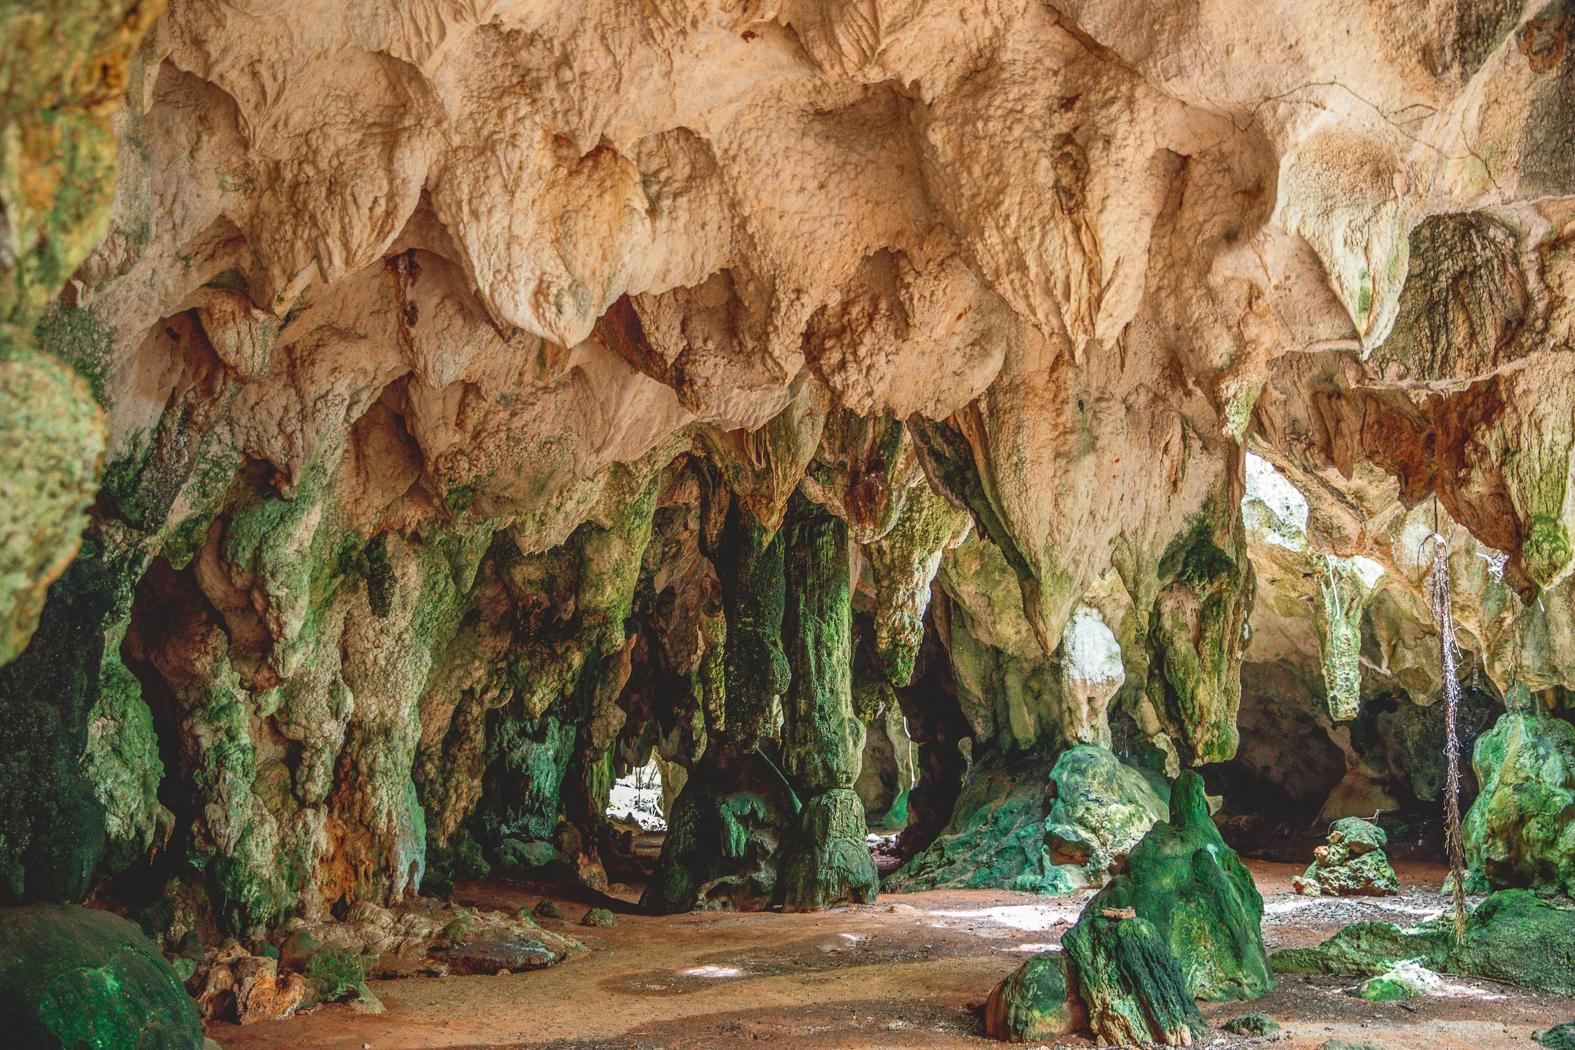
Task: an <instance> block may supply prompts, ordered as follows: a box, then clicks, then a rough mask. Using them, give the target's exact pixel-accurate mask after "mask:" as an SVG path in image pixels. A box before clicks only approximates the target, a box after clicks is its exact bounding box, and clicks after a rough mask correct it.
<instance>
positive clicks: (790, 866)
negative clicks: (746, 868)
mask: <svg viewBox="0 0 1575 1050" xmlns="http://www.w3.org/2000/svg"><path fill="white" fill-rule="evenodd" d="M865 833H866V832H865V825H864V806H863V803H861V802H860V801H859V797H858V795H856V794H854V793H853V792H852V791H850V790H847V789H844V788H839V789H837V790H834V791H826V792H822V793H821V794H819V795H816V796H815V797H813V798H811V799H809V800H808V801H807V802H805V803H804V808H803V809H802V810H800V811H799V827H798V833H797V834H796V835H795V836H794V839H793V845H792V848H791V849H790V850H789V851H788V852H787V854H786V856H785V857H784V858H783V862H782V871H781V875H780V880H781V892H782V896H783V900H784V901H786V902H787V907H789V908H791V909H806V910H808V909H818V908H827V907H830V906H831V905H833V904H836V903H838V902H841V901H857V902H859V903H860V904H868V903H870V902H871V901H873V900H874V899H875V895H876V893H877V892H878V891H879V889H880V877H879V875H877V874H876V872H875V862H874V860H873V859H872V858H871V856H870V850H869V845H868V844H867V842H866V841H865Z"/></svg>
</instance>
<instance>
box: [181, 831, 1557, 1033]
mask: <svg viewBox="0 0 1575 1050" xmlns="http://www.w3.org/2000/svg"><path fill="white" fill-rule="evenodd" d="M1250 866H1251V867H1252V869H1253V873H1254V875H1255V876H1256V878H1257V879H1258V884H1259V887H1260V889H1261V890H1262V891H1263V894H1264V898H1265V902H1266V908H1267V913H1266V916H1265V921H1264V939H1265V941H1266V942H1267V943H1268V945H1269V947H1270V948H1271V949H1273V948H1279V947H1286V946H1290V945H1299V944H1309V943H1316V942H1317V941H1319V940H1321V939H1322V938H1324V937H1326V936H1328V935H1329V934H1330V933H1332V932H1333V931H1334V930H1336V929H1338V928H1339V927H1341V926H1343V925H1345V924H1346V923H1349V922H1352V921H1355V920H1357V919H1365V918H1381V919H1391V920H1394V921H1397V922H1403V923H1413V922H1416V921H1420V920H1421V919H1422V918H1424V917H1426V916H1428V915H1431V914H1436V913H1437V912H1438V911H1440V910H1441V909H1442V907H1443V905H1444V900H1443V899H1442V898H1441V897H1439V896H1438V893H1437V888H1438V885H1439V882H1440V880H1441V878H1442V875H1443V871H1442V869H1437V868H1430V867H1425V866H1418V865H1407V866H1402V867H1401V871H1400V875H1401V880H1402V883H1403V885H1404V892H1403V893H1402V894H1401V896H1399V897H1394V898H1388V899H1382V900H1373V899H1351V898H1346V899H1330V898H1307V897H1299V896H1297V895H1296V894H1294V893H1293V892H1291V890H1290V885H1289V880H1290V877H1291V876H1292V875H1294V874H1297V873H1298V872H1299V870H1300V869H1299V868H1295V867H1292V866H1291V865H1285V864H1269V863H1262V862H1252V863H1251V864H1250ZM464 896H465V897H466V898H467V900H466V903H471V904H477V905H484V906H490V907H511V908H512V907H518V906H520V905H525V904H534V903H535V901H536V900H537V895H535V894H533V893H530V892H528V891H527V890H525V889H524V888H522V887H510V886H509V885H508V884H506V883H486V884H479V885H476V886H472V887H469V890H468V893H466V894H465V895H464ZM1085 897H1086V895H1084V896H1077V897H1062V898H1043V897H1036V896H1033V895H1031V894H1023V893H1009V892H1004V891H998V890H944V891H935V892H930V893H915V894H903V895H886V896H883V897H881V899H880V900H879V901H878V902H877V903H876V904H873V905H869V906H865V907H854V908H845V909H839V910H837V911H833V912H825V913H819V914H809V915H780V914H732V913H727V912H709V913H701V914H690V915H675V916H665V917H660V918H657V917H650V916H644V915H639V914H636V913H635V912H634V910H633V905H632V901H633V895H632V894H630V895H628V896H627V899H628V901H630V902H631V903H630V904H629V907H628V909H627V910H626V911H624V912H623V913H622V914H620V915H619V916H618V924H617V925H616V926H614V927H612V928H610V929H589V928H585V927H581V926H579V925H578V923H577V921H576V920H577V919H578V918H579V916H580V915H581V914H582V913H583V912H584V910H585V907H586V905H584V904H575V903H572V902H566V903H564V910H565V912H566V913H567V914H568V916H569V919H568V920H567V921H564V922H552V921H550V920H549V921H547V922H546V923H545V925H548V926H551V927H556V928H561V929H562V930H564V931H565V932H568V933H572V934H574V935H575V936H577V937H579V938H580V939H581V940H582V941H584V942H585V945H586V948H587V949H588V950H587V951H586V952H584V953H582V954H579V955H577V956H575V957H573V958H571V959H569V960H568V961H566V962H564V963H561V964H559V965H558V966H555V967H553V968H551V969H549V970H543V971H538V972H535V973H520V974H504V975H499V976H494V977H443V978H411V979H407V980H400V981H377V982H374V983H373V990H374V991H375V992H376V994H377V995H378V996H379V997H380V998H381V999H382V1001H383V1004H384V1006H385V1007H386V1012H384V1013H383V1014H381V1015H377V1016H367V1015H363V1014H360V1013H357V1012H355V1011H354V1010H353V1009H351V1008H350V1007H348V1006H325V1007H320V1008H318V1009H316V1010H314V1011H312V1012H310V1013H308V1014H305V1015H303V1016H300V1017H295V1018H291V1019H289V1020H287V1021H281V1022H276V1023H272V1024H262V1025H254V1026H251V1027H248V1028H239V1027H235V1026H232V1025H218V1026H215V1027H214V1029H213V1030H212V1031H211V1032H210V1034H211V1035H212V1036H213V1037H214V1039H216V1040H217V1041H218V1042H219V1043H220V1044H221V1045H222V1046H223V1047H224V1048H225V1050H263V1048H269V1050H273V1048H279V1047H290V1048H299V1050H305V1048H319V1047H321V1048H325V1050H415V1048H428V1047H431V1048H437V1047H443V1048H456V1047H542V1048H561V1050H570V1048H573V1050H581V1048H591V1047H595V1048H607V1050H621V1048H628V1050H645V1048H682V1050H701V1048H713V1047H742V1046H757V1045H759V1044H762V1043H765V1044H772V1045H775V1046H781V1047H807V1048H828V1050H829V1048H833V1047H835V1048H866V1047H867V1048H878V1047H936V1048H940V1047H945V1048H964V1047H976V1048H982V1047H989V1046H993V1045H1000V1044H997V1043H993V1042H991V1041H990V1040H987V1039H984V1038H983V1037H982V1036H980V1034H979V1019H978V1009H979V1006H980V1005H981V1004H982V1003H983V1001H984V998H985V996H986V995H987V994H989V991H990V988H991V987H992V986H993V985H994V984H995V983H996V982H997V981H999V980H1000V979H1001V978H1002V977H1003V976H1005V975H1006V974H1008V973H1010V972H1011V971H1012V970H1013V969H1014V968H1016V967H1017V966H1018V965H1019V964H1020V963H1021V962H1022V961H1023V960H1024V959H1025V958H1027V957H1028V955H1029V954H1031V953H1032V952H1035V951H1039V950H1043V947H1044V946H1049V945H1053V944H1057V943H1059V941H1060V936H1061V933H1062V931H1064V930H1065V929H1067V928H1068V927H1069V926H1070V925H1071V924H1072V922H1073V921H1075V920H1076V918H1077V913H1078V910H1079V909H1080V908H1081V906H1082V902H1083V900H1084V899H1085ZM1352 983H1353V982H1351V981H1342V980H1339V979H1328V978H1301V977H1290V978H1282V979H1281V980H1280V983H1279V987H1277V988H1276V989H1275V990H1274V991H1273V992H1272V993H1270V994H1269V995H1268V996H1266V997H1264V998H1263V999H1261V1000H1259V1001H1258V1002H1256V1003H1253V1004H1250V1005H1249V1004H1245V1003H1221V1004H1206V1005H1205V1007H1204V1014H1205V1016H1206V1017H1207V1018H1208V1019H1209V1020H1210V1021H1211V1022H1212V1023H1220V1022H1223V1021H1224V1020H1226V1019H1228V1018H1230V1017H1234V1016H1236V1015H1238V1014H1241V1013H1245V1012H1247V1011H1249V1010H1259V1011H1262V1012H1264V1013H1267V1014H1268V1015H1269V1016H1271V1017H1273V1018H1275V1019H1276V1020H1277V1021H1279V1022H1280V1023H1281V1025H1283V1026H1284V1030H1285V1036H1286V1037H1285V1038H1282V1039H1278V1040H1276V1039H1272V1038H1271V1039H1241V1038H1235V1037H1231V1036H1227V1035H1224V1034H1223V1033H1216V1034H1214V1035H1211V1036H1210V1037H1208V1038H1206V1039H1204V1040H1202V1041H1201V1043H1200V1045H1203V1046H1210V1047H1260V1046H1262V1047H1267V1046H1274V1047H1276V1048H1279V1050H1311V1048H1313V1047H1316V1046H1317V1045H1319V1044H1320V1043H1322V1042H1323V1041H1325V1040H1327V1039H1345V1040H1351V1041H1359V1042H1368V1043H1372V1044H1374V1045H1376V1046H1380V1047H1385V1048H1388V1050H1418V1048H1425V1050H1497V1048H1499V1047H1517V1048H1526V1047H1534V1046H1535V1045H1536V1044H1534V1043H1532V1042H1531V1034H1532V1032H1533V1031H1536V1030H1538V1029H1542V1028H1548V1027H1551V1026H1553V1025H1555V1024H1559V1023H1562V1022H1564V1021H1569V1020H1572V1019H1575V1000H1569V999H1563V998H1559V997H1557V996H1549V995H1541V994H1536V993H1528V992H1524V991H1521V990H1517V989H1513V988H1509V987H1506V986H1502V985H1496V984H1492V983H1489V982H1482V981H1464V980H1453V979H1451V980H1449V981H1448V982H1447V983H1446V984H1445V986H1444V987H1443V989H1442V990H1441V993H1440V994H1437V995H1433V996H1429V997H1426V998H1423V999H1418V1000H1414V1001H1412V1002H1409V1003H1368V1002H1364V1001H1363V1000H1361V999H1358V998H1356V997H1354V996H1352V995H1350V994H1349V990H1350V986H1351V984H1352ZM1056 1045H1059V1046H1087V1045H1089V1044H1088V1043H1086V1042H1081V1041H1077V1040H1070V1041H1065V1042H1062V1043H1059V1044H1056Z"/></svg>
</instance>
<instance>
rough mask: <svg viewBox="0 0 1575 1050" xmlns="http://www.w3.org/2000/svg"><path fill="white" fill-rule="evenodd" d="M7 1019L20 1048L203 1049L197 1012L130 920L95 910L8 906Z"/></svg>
mask: <svg viewBox="0 0 1575 1050" xmlns="http://www.w3.org/2000/svg"><path fill="white" fill-rule="evenodd" d="M0 1016H3V1017H4V1018H5V1019H6V1024H7V1038H8V1039H9V1040H11V1041H13V1042H14V1043H15V1044H16V1045H18V1046H28V1047H39V1048H41V1050H53V1048H59V1050H70V1048H75V1047H80V1046H95V1047H96V1046H103V1047H111V1046H114V1047H120V1046H136V1047H147V1048H150V1050H201V1048H202V1045H203V1042H202V1039H203V1037H202V1026H201V1024H200V1023H199V1022H198V1019H197V1007H196V1004H195V1003H193V1002H192V1000H191V998H190V997H189V996H187V994H186V990H185V989H184V988H182V987H181V982H180V979H179V978H178V977H176V975H175V972H174V971H173V970H172V969H170V965H169V963H167V962H166V961H165V960H164V957H163V956H162V955H160V954H159V951H158V949H157V948H155V947H154V946H153V945H152V944H151V943H149V941H148V939H147V938H146V937H144V936H143V935H142V932H141V931H140V930H138V929H137V928H136V927H135V926H133V925H132V924H131V923H129V922H127V921H126V920H125V919H122V918H119V917H117V916H115V915H111V914H109V913H108V912H102V911H92V910H89V909H86V908H76V907H60V906H51V905H39V904H35V905H27V906H24V907H19V908H0Z"/></svg>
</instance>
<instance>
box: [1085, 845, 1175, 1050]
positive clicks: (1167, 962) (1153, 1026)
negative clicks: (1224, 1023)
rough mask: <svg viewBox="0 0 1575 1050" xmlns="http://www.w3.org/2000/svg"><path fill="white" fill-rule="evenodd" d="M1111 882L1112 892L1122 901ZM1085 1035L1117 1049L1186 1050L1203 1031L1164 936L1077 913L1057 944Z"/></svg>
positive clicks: (1114, 916) (1141, 924)
mask: <svg viewBox="0 0 1575 1050" xmlns="http://www.w3.org/2000/svg"><path fill="white" fill-rule="evenodd" d="M1124 879H1125V876H1121V877H1118V878H1117V879H1116V880H1115V882H1112V883H1111V887H1115V888H1116V894H1117V895H1118V896H1119V895H1122V894H1123V893H1124V892H1125V891H1124V890H1122V889H1121V888H1120V887H1121V884H1122V883H1123V881H1124ZM1061 945H1062V948H1063V949H1064V950H1065V952H1066V954H1067V959H1068V961H1069V964H1070V967H1071V969H1072V972H1073V973H1074V974H1075V976H1076V981H1077V991H1078V997H1079V999H1080V1000H1081V1001H1082V1005H1083V1008H1084V1009H1085V1010H1086V1011H1087V1012H1088V1025H1089V1029H1090V1030H1091V1031H1092V1032H1093V1034H1094V1037H1095V1039H1096V1040H1098V1041H1099V1042H1100V1043H1103V1044H1113V1045H1117V1046H1125V1045H1133V1046H1191V1045H1192V1042H1193V1037H1194V1036H1198V1035H1202V1034H1203V1032H1204V1031H1205V1030H1206V1029H1205V1026H1204V1024H1203V1018H1202V1016H1201V1015H1200V1014H1199V1013H1198V1008H1197V1006H1196V1004H1194V1003H1193V1001H1192V994H1191V992H1190V991H1189V990H1188V988H1187V982H1186V980H1185V978H1184V977H1183V976H1182V973H1181V970H1180V968H1179V967H1178V966H1177V960H1176V957H1175V956H1174V955H1173V954H1172V953H1171V951H1170V948H1169V946H1168V945H1167V944H1166V942H1165V937H1164V935H1163V934H1162V933H1161V932H1160V931H1159V930H1158V929H1156V928H1155V927H1154V925H1153V924H1152V923H1150V922H1148V921H1147V920H1145V919H1142V918H1134V917H1124V916H1123V915H1122V914H1119V913H1117V912H1111V911H1107V910H1106V909H1105V908H1104V907H1102V906H1101V905H1100V903H1099V899H1098V898H1097V897H1096V898H1095V900H1093V901H1090V902H1089V905H1088V906H1087V907H1086V908H1084V909H1083V914H1082V917H1081V918H1079V919H1078V921H1077V925H1075V926H1073V927H1072V928H1071V929H1070V930H1068V931H1067V933H1066V936H1065V937H1063V938H1062V940H1061Z"/></svg>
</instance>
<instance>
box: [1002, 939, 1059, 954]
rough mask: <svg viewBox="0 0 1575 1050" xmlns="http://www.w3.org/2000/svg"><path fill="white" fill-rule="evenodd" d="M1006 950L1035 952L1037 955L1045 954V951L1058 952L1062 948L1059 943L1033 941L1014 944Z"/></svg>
mask: <svg viewBox="0 0 1575 1050" xmlns="http://www.w3.org/2000/svg"><path fill="white" fill-rule="evenodd" d="M1006 950H1007V951H1009V952H1033V953H1034V954H1035V955H1043V954H1044V953H1045V952H1058V951H1060V950H1061V946H1060V945H1059V944H1046V943H1043V942H1039V941H1033V942H1030V943H1028V944H1014V945H1013V946H1012V947H1010V948H1008V949H1006Z"/></svg>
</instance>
